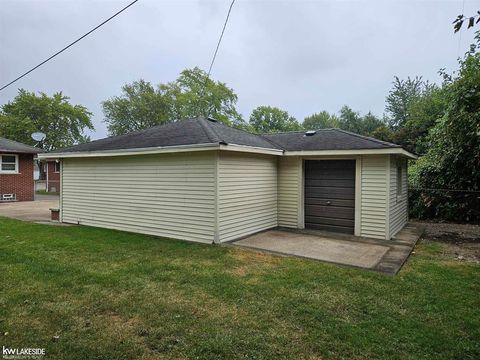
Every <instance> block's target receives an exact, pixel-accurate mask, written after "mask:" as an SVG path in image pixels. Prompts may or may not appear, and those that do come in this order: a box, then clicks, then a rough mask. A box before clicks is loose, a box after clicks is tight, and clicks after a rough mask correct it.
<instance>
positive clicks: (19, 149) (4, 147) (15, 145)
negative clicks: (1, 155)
mask: <svg viewBox="0 0 480 360" xmlns="http://www.w3.org/2000/svg"><path fill="white" fill-rule="evenodd" d="M0 152H9V153H15V154H38V153H41V152H43V150H42V149H37V148H36V147H33V146H30V145H26V144H22V143H20V142H18V141H13V140H9V139H5V138H2V137H0Z"/></svg>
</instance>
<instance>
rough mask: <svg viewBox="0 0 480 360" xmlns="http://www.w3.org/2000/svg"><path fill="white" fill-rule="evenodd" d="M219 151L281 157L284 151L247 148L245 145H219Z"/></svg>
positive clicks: (254, 147)
mask: <svg viewBox="0 0 480 360" xmlns="http://www.w3.org/2000/svg"><path fill="white" fill-rule="evenodd" d="M220 150H226V151H240V152H249V153H256V154H268V155H283V153H284V151H283V150H279V149H269V148H262V147H256V146H247V145H237V144H228V145H223V144H222V145H220Z"/></svg>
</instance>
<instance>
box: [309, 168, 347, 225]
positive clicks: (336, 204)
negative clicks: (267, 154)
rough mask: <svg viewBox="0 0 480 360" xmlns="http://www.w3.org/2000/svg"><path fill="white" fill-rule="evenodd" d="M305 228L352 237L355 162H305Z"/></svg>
mask: <svg viewBox="0 0 480 360" xmlns="http://www.w3.org/2000/svg"><path fill="white" fill-rule="evenodd" d="M305 227H306V228H311V229H318V230H326V231H337V232H342V233H348V234H353V231H354V227H355V160H321V161H319V160H306V161H305Z"/></svg>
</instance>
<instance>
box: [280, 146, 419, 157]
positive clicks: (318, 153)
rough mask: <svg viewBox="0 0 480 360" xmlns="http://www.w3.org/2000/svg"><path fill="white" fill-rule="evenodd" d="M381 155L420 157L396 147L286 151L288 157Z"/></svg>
mask: <svg viewBox="0 0 480 360" xmlns="http://www.w3.org/2000/svg"><path fill="white" fill-rule="evenodd" d="M380 154H396V155H402V156H405V157H407V158H409V159H417V158H418V156H416V155H415V154H412V153H411V152H408V151H407V150H405V149H403V148H400V147H395V148H384V149H349V150H299V151H288V150H287V151H285V155H286V156H335V155H340V156H341V155H380Z"/></svg>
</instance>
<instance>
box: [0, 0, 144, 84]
mask: <svg viewBox="0 0 480 360" xmlns="http://www.w3.org/2000/svg"><path fill="white" fill-rule="evenodd" d="M137 1H138V0H134V1H132V2H131V3H130V4H128V5H127V6H125V7H124V8H122V9H121V10H119V11H117V12H116V13H115V14H113V15H112V16H110V17H109V18H108V19H106V20H105V21H103V22H102V23H101V24H99V25H97V26H95V27H94V28H93V29H92V30H90V31H89V32H87V33H85V34H84V35H82V36H80V37H79V38H78V39H77V40H75V41H73V42H72V43H70V44H68V45H67V46H65V47H64V48H63V49H61V50H59V51H57V52H56V53H55V54H53V55H52V56H50V57H49V58H48V59H45V60H44V61H42V62H41V63H40V64H38V65H37V66H35V67H33V68H31V69H30V70H28V71H27V72H25V73H23V74H22V75H20V76H19V77H17V78H16V79H14V80H12V81H10V82H9V83H8V84H6V85H4V86H2V87H1V88H0V91H2V90H3V89H5V88H7V87H8V86H10V85H12V84H13V83H14V82H16V81H18V80H20V79H21V78H23V77H24V76H26V75H28V74H30V73H31V72H32V71H34V70H35V69H37V68H39V67H40V66H42V65H43V64H45V63H46V62H48V61H50V60H52V59H53V58H54V57H55V56H57V55H59V54H61V53H62V52H64V51H65V50H67V49H68V48H69V47H71V46H73V45H75V44H76V43H77V42H79V41H80V40H82V39H83V38H85V37H87V36H88V35H90V34H91V33H92V32H94V31H95V30H97V29H98V28H100V27H101V26H103V25H105V24H106V23H107V22H109V21H110V20H112V19H113V18H114V17H116V16H117V15H120V14H121V13H122V12H124V11H125V10H127V9H128V8H129V7H130V6H132V5H133V4H135V3H136V2H137Z"/></svg>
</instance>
